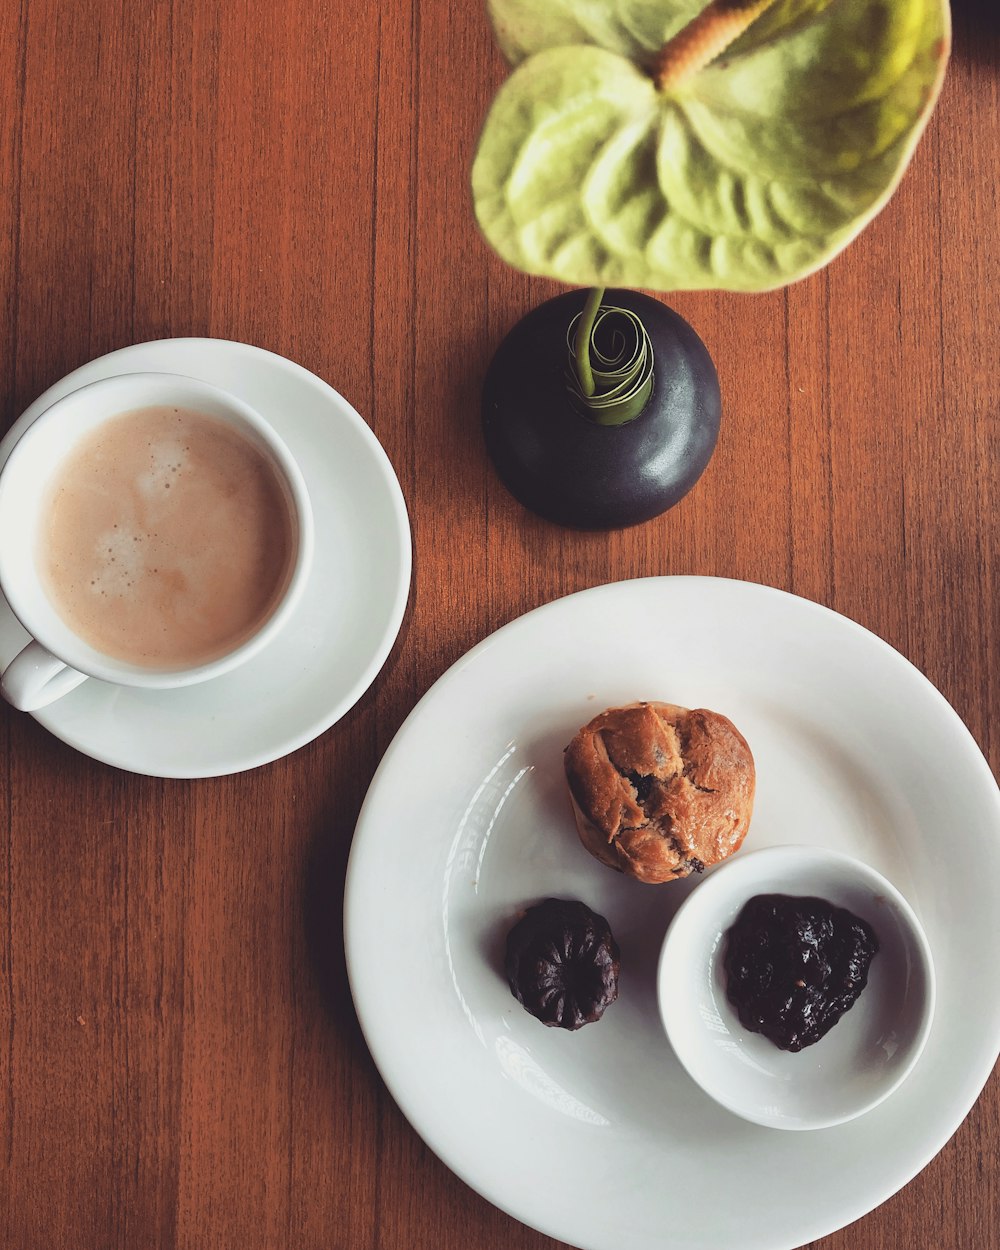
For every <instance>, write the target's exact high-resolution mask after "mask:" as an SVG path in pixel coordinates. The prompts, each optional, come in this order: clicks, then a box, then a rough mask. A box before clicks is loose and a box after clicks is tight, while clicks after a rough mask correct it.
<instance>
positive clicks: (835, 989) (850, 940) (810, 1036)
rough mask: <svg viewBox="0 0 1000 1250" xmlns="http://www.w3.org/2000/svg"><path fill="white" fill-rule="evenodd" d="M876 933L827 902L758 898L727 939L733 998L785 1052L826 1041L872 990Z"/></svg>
mask: <svg viewBox="0 0 1000 1250" xmlns="http://www.w3.org/2000/svg"><path fill="white" fill-rule="evenodd" d="M877 951H878V938H877V937H876V936H875V932H874V930H873V929H872V927H871V925H869V924H867V923H866V922H865V921H864V920H862V919H861V918H860V917H858V916H855V915H854V914H853V913H852V912H849V911H847V910H846V909H845V908H843V907H834V905H833V904H832V903H828V902H827V901H826V900H825V899H822V898H796V897H793V896H792V895H789V894H758V895H756V897H754V898H752V899H750V901H749V902H748V903H747V904H746V905H745V906H744V907H743V910H742V911H741V912H740V914H739V915H738V916H737V917H736V921H735V923H734V924H733V926H732V928H730V929H729V931H728V933H727V934H726V949H725V954H724V957H723V967H724V968H725V972H726V997H727V998H728V999H729V1001H730V1002H731V1003H732V1005H733V1007H734V1008H735V1009H736V1012H737V1014H738V1015H739V1018H740V1023H741V1024H742V1025H743V1027H744V1028H746V1029H750V1030H751V1032H753V1033H763V1034H764V1036H765V1037H766V1038H769V1039H770V1041H772V1042H774V1044H775V1046H780V1047H781V1049H782V1050H801V1049H802V1048H803V1046H811V1045H813V1043H814V1042H818V1041H819V1040H820V1038H821V1037H824V1036H825V1035H826V1034H827V1033H828V1032H829V1031H830V1029H832V1028H833V1026H834V1025H835V1024H836V1023H837V1021H838V1020H839V1019H840V1017H841V1016H842V1015H843V1014H844V1012H845V1011H847V1010H849V1009H850V1008H851V1007H853V1006H854V1004H855V1002H856V1001H857V998H858V995H859V994H860V993H861V991H862V990H863V989H864V988H865V986H866V985H867V984H868V969H869V967H870V966H871V962H872V958H873V956H874V955H875V953H876V952H877Z"/></svg>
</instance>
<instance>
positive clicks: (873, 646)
mask: <svg viewBox="0 0 1000 1250" xmlns="http://www.w3.org/2000/svg"><path fill="white" fill-rule="evenodd" d="M635 699H662V700H666V701H668V702H671V703H679V704H682V705H686V706H688V707H708V708H713V709H716V710H717V711H720V712H723V713H725V714H726V715H727V716H729V717H731V718H732V719H733V720H734V721H735V723H736V724H737V725H738V726H739V728H740V729H741V730H742V732H743V733H744V734H745V736H746V738H747V740H748V741H749V743H750V746H751V748H752V750H753V753H754V756H755V758H756V764H757V778H758V788H757V800H756V806H755V811H754V816H753V822H752V825H751V828H750V832H749V835H748V837H747V841H746V843H745V846H746V848H747V850H749V849H751V848H753V847H763V846H768V845H773V844H778V843H788V842H798V843H804V844H810V845H817V846H830V847H834V848H836V849H839V850H842V851H844V852H846V853H847V854H851V855H854V856H856V857H857V858H859V859H862V860H864V861H865V862H866V863H869V864H871V865H872V866H873V867H874V868H876V869H877V870H878V871H879V872H881V873H883V875H885V876H886V877H887V878H888V879H889V880H890V881H891V882H892V883H893V884H894V885H895V886H896V887H897V889H899V890H900V891H901V892H902V893H903V894H904V895H905V896H906V898H907V899H908V900H909V901H910V903H911V905H912V906H913V908H914V910H915V912H916V913H917V915H918V916H919V918H920V920H921V922H922V924H923V926H924V929H925V931H926V933H927V937H928V940H929V942H930V946H931V950H932V951H933V953H934V963H935V969H936V973H937V1010H936V1014H935V1018H934V1024H933V1027H932V1030H931V1035H930V1037H929V1039H928V1042H927V1045H926V1048H925V1050H924V1053H923V1055H922V1056H921V1059H920V1061H919V1062H918V1064H917V1066H916V1068H915V1070H914V1071H913V1073H912V1074H911V1075H910V1077H909V1078H908V1079H907V1081H906V1083H905V1084H904V1085H903V1086H902V1087H901V1088H900V1089H899V1090H898V1091H897V1093H896V1094H895V1095H894V1096H893V1097H892V1098H889V1099H888V1100H887V1101H886V1102H884V1103H883V1104H882V1105H881V1106H880V1107H877V1108H876V1109H875V1110H874V1111H872V1112H870V1113H869V1114H868V1115H866V1116H864V1118H863V1119H859V1120H854V1121H852V1122H851V1123H849V1124H843V1125H840V1126H838V1127H835V1128H827V1129H820V1130H817V1131H816V1132H813V1133H809V1134H801V1133H785V1132H780V1131H776V1130H774V1129H767V1128H762V1127H760V1126H758V1125H755V1124H750V1123H748V1122H747V1121H745V1120H741V1119H739V1118H737V1117H736V1116H734V1115H732V1114H731V1113H730V1112H728V1111H726V1110H724V1109H723V1108H722V1107H720V1106H719V1105H718V1104H717V1103H715V1102H714V1101H713V1100H712V1099H710V1098H709V1097H708V1095H707V1094H705V1093H704V1092H703V1091H702V1090H701V1089H700V1088H699V1087H698V1086H697V1085H696V1084H695V1082H694V1081H692V1080H691V1078H690V1077H689V1076H688V1075H687V1073H686V1072H685V1071H684V1070H683V1068H682V1067H681V1065H680V1063H679V1062H678V1060H677V1059H676V1057H675V1056H674V1054H673V1052H672V1051H671V1049H670V1046H669V1043H668V1042H667V1041H666V1037H665V1034H664V1031H663V1028H662V1026H661V1023H660V1019H659V1012H658V1008H657V994H656V968H657V957H658V955H659V950H660V945H661V943H662V940H663V937H664V934H665V932H666V929H667V926H668V924H669V921H670V918H671V916H672V915H673V913H674V912H675V911H676V910H677V907H678V906H679V904H680V902H681V901H682V900H683V899H684V898H685V897H686V895H687V894H688V892H689V891H690V890H691V889H697V888H698V883H697V880H695V881H692V880H691V879H690V878H689V879H688V880H687V881H683V882H673V883H669V884H666V885H662V886H649V885H642V884H641V883H639V882H636V881H633V880H631V879H626V878H624V877H622V876H619V875H617V874H616V873H614V872H612V871H611V870H610V869H608V868H605V867H603V866H602V865H601V864H599V863H598V862H597V861H596V860H594V859H592V858H591V857H590V856H589V855H588V853H587V852H586V851H585V850H584V849H583V847H582V846H581V845H580V842H579V840H578V838H577V835H576V831H575V827H574V822H573V819H572V816H571V814H570V808H569V801H568V798H567V793H566V788H565V784H564V780H563V766H562V752H563V748H564V747H565V746H566V744H567V743H568V742H569V740H570V738H571V737H572V736H573V734H574V733H575V732H576V730H577V729H578V728H579V726H581V725H582V724H584V723H585V722H586V721H588V720H589V719H590V718H591V717H592V716H594V715H596V713H597V712H599V711H601V710H602V709H604V708H605V707H608V706H612V705H615V704H621V703H628V702H631V701H632V700H635ZM998 834H1000V793H998V791H997V787H996V784H995V782H994V780H993V777H992V775H991V773H990V771H989V768H988V767H987V765H986V762H985V760H984V759H983V757H982V755H981V754H980V752H979V750H978V748H977V746H976V744H975V742H974V740H973V739H972V737H971V735H970V734H969V732H968V730H967V729H966V728H965V726H964V725H963V724H962V722H961V721H960V720H959V718H958V716H957V715H956V714H955V712H954V711H953V710H952V709H951V708H950V707H949V706H948V704H947V703H946V702H945V700H944V699H943V698H942V696H941V695H940V694H939V693H938V692H937V691H936V690H935V689H934V688H933V686H931V685H930V683H929V682H928V681H927V680H926V679H925V678H924V677H923V676H921V674H920V673H919V672H918V671H917V670H916V669H915V668H913V667H912V666H911V665H910V664H909V663H908V662H907V661H906V660H905V659H903V657H902V656H900V655H899V654H898V653H897V652H896V651H894V650H893V649H892V648H891V647H889V646H887V645H886V644H885V643H884V642H882V641H880V640H879V639H878V638H876V637H875V636H874V635H872V634H870V633H868V632H867V631H866V630H864V629H862V628H861V627H860V626H858V625H856V624H854V623H852V622H851V621H849V620H846V619H845V618H844V617H841V616H838V615H837V614H836V613H834V612H831V611H829V610H828V609H826V608H822V607H819V606H818V605H816V604H813V603H810V602H807V601H806V600H803V599H798V598H795V597H794V596H792V595H788V594H785V593H783V592H781V591H776V590H772V589H769V588H767V587H762V586H756V585H750V584H748V583H743V582H733V581H725V580H722V579H713V578H687V577H679V578H669V577H668V578H650V579H645V580H639V581H634V582H624V583H619V584H616V585H609V586H602V587H598V588H595V589H593V590H588V591H584V592H582V593H580V594H577V595H572V596H570V597H568V598H565V599H561V600H557V601H556V602H554V603H551V604H548V605H546V606H545V607H543V608H539V609H538V610H536V611H534V612H531V613H529V614H528V615H527V616H524V617H522V618H521V619H519V620H517V621H514V622H513V623H512V624H510V625H508V626H506V627H505V628H503V629H501V630H499V631H498V632H497V633H495V634H494V635H492V636H491V637H490V638H487V639H486V640H485V641H484V642H482V643H481V644H480V645H479V646H477V647H475V648H474V649H473V650H472V651H470V652H469V653H468V655H466V656H465V657H464V658H463V659H461V660H460V661H459V662H458V663H457V664H455V665H454V666H453V667H452V668H451V669H450V670H449V671H448V672H447V673H446V674H445V675H444V676H443V677H442V678H441V679H440V680H439V681H438V682H437V683H436V684H435V685H434V686H433V687H432V689H431V690H430V691H429V692H428V694H427V695H425V697H424V698H423V699H422V700H421V701H420V703H419V704H418V705H417V707H416V708H415V709H414V711H413V712H412V714H411V715H410V717H409V718H408V720H407V721H406V723H405V724H404V725H403V727H402V728H401V729H400V731H399V733H398V735H397V736H396V738H395V739H394V741H393V743H392V744H391V746H390V747H389V750H388V751H387V752H386V754H385V757H384V759H383V761H382V763H381V764H380V765H379V768H378V771H377V772H376V775H375V778H374V780H373V782H372V785H371V789H370V791H369V794H368V797H367V799H366V800H365V804H364V807H363V809H362V812H361V815H360V817H359V821H358V827H357V831H356V833H355V840H354V845H353V848H352V852H351V859H350V864H349V869H348V879H347V891H346V899H345V941H346V947H347V960H348V970H349V973H350V980H351V988H352V992H353V994H354V1000H355V1004H356V1006H357V1010H358V1015H359V1018H360V1020H361V1025H362V1028H363V1029H364V1033H365V1037H366V1039H367V1041H368V1045H369V1047H370V1049H371V1051H372V1054H373V1056H374V1058H375V1061H376V1063H377V1064H378V1066H379V1069H380V1071H381V1073H382V1075H383V1077H384V1078H385V1081H386V1084H387V1085H388V1087H389V1089H390V1091H391V1093H392V1094H393V1096H394V1097H395V1099H396V1100H397V1102H398V1103H399V1105H400V1107H401V1108H402V1110H403V1112H404V1113H405V1115H406V1116H407V1117H408V1118H409V1120H410V1122H411V1123H412V1124H413V1125H414V1127H415V1128H416V1129H417V1131H418V1132H419V1133H420V1134H421V1135H422V1136H423V1137H424V1139H425V1140H426V1142H427V1143H428V1145H429V1146H430V1147H431V1148H432V1149H433V1150H435V1151H436V1152H437V1154H438V1155H440V1157H441V1158H442V1159H443V1160H444V1161H445V1163H447V1164H448V1166H449V1167H451V1168H452V1169H453V1170H454V1171H455V1172H456V1173H457V1174H458V1175H459V1176H461V1177H462V1178H463V1180H465V1181H466V1182H467V1183H468V1184H470V1185H471V1186H473V1188H475V1189H477V1190H478V1191H479V1192H480V1193H481V1194H483V1195H484V1196H485V1197H486V1198H488V1199H489V1200H490V1201H491V1202H493V1203H495V1204H496V1205H497V1206H499V1207H502V1208H503V1209H505V1210H506V1211H508V1212H509V1213H511V1214H512V1215H514V1216H516V1217H517V1218H518V1219H520V1220H523V1221H524V1222H525V1223H526V1224H529V1225H532V1226H534V1227H535V1228H537V1229H540V1230H541V1231H543V1232H545V1233H548V1234H549V1235H550V1236H552V1237H557V1238H560V1239H562V1240H564V1241H567V1242H569V1243H570V1244H571V1245H573V1246H578V1247H583V1248H584V1250H654V1248H655V1250H666V1248H670V1250H677V1248H681V1247H684V1248H694V1247H697V1248H699V1250H734V1247H737V1246H738V1247H739V1248H740V1250H790V1248H791V1247H798V1246H801V1245H802V1244H803V1243H804V1242H808V1241H811V1240H813V1239H814V1238H817V1237H821V1236H824V1235H826V1234H828V1233H830V1232H832V1231H834V1230H836V1229H838V1228H840V1227H842V1226H843V1225H845V1224H848V1223H850V1222H851V1221H852V1220H855V1219H857V1218H858V1217H859V1216H861V1215H863V1214H865V1212H867V1211H870V1210H871V1209H872V1208H873V1207H875V1206H877V1205H878V1204H879V1203H881V1202H883V1201H884V1200H885V1199H886V1198H888V1197H889V1196H890V1195H891V1194H892V1193H894V1192H895V1191H896V1190H897V1189H899V1188H900V1187H901V1186H902V1185H904V1184H905V1183H906V1182H907V1181H908V1180H909V1179H910V1178H911V1177H912V1176H914V1175H915V1174H916V1173H917V1172H918V1171H919V1170H920V1169H921V1168H922V1167H923V1166H924V1165H925V1164H926V1163H927V1162H928V1161H929V1160H930V1159H931V1158H932V1157H933V1156H934V1155H935V1154H936V1153H937V1151H938V1150H940V1148H941V1147H942V1145H943V1144H944V1143H945V1142H946V1141H947V1139H948V1138H949V1137H950V1136H951V1134H952V1133H953V1132H954V1130H955V1129H956V1128H957V1127H958V1125H959V1123H960V1122H961V1121H962V1119H963V1118H964V1116H965V1115H966V1113H967V1112H968V1110H969V1108H970V1107H971V1105H972V1103H973V1102H974V1100H975V1099H976V1097H977V1096H978V1094H979V1092H980V1090H981V1089H982V1087H983V1085H984V1083H985V1081H986V1079H987V1077H988V1075H989V1073H990V1070H991V1068H992V1066H993V1064H994V1062H995V1060H996V1056H997V1050H998V1044H1000V972H998V965H997V961H996V950H997V948H998V945H1000V906H998V905H997V904H998V893H1000V887H998V884H997V883H998V882H1000V836H998ZM547 895H556V896H562V897H567V898H579V899H581V900H582V901H584V902H585V903H588V904H589V905H590V906H591V907H593V908H594V909H595V910H596V911H598V912H600V913H601V914H603V915H604V916H606V917H607V918H608V920H609V921H610V923H611V927H612V930H613V932H614V934H615V936H616V938H617V939H618V942H619V945H620V946H621V955H622V974H621V992H620V996H619V999H618V1001H617V1002H616V1003H615V1004H613V1005H612V1006H611V1007H610V1008H609V1009H608V1011H607V1012H606V1014H605V1015H604V1017H603V1019H602V1020H600V1021H599V1022H598V1023H596V1024H592V1025H589V1026H587V1027H585V1028H583V1029H581V1030H580V1031H579V1032H577V1033H568V1032H564V1031H562V1030H559V1029H546V1028H545V1027H544V1026H543V1025H541V1024H539V1023H538V1021H536V1020H535V1019H534V1018H533V1017H531V1016H529V1015H528V1014H527V1013H526V1012H525V1011H524V1010H523V1009H522V1008H521V1007H520V1006H519V1005H518V1003H517V1002H516V1001H515V1000H514V998H513V997H512V996H511V994H510V992H509V990H508V988H507V985H506V983H505V980H504V978H503V975H502V959H503V945H504V940H505V936H506V933H507V930H508V928H509V927H510V925H511V923H512V922H513V919H514V917H515V915H516V913H517V912H518V910H519V909H520V908H522V907H523V906H525V904H527V903H530V902H534V901H537V900H539V899H541V898H544V897H546V896H547ZM970 996H971V997H970Z"/></svg>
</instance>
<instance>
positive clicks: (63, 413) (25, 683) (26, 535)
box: [0, 373, 313, 711]
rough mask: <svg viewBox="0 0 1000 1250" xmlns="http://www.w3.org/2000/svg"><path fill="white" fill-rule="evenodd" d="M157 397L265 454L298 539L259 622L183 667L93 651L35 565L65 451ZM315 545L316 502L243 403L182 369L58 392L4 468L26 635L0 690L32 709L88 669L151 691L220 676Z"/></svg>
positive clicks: (3, 530) (3, 496) (4, 543)
mask: <svg viewBox="0 0 1000 1250" xmlns="http://www.w3.org/2000/svg"><path fill="white" fill-rule="evenodd" d="M161 405H162V406H172V407H177V408H180V409H187V410H190V411H192V412H197V413H200V414H203V415H205V416H208V417H213V418H216V419H217V420H221V421H224V422H226V423H228V424H229V425H230V426H232V427H233V428H235V429H236V430H237V431H238V432H239V433H240V434H241V435H242V436H243V437H244V438H246V439H247V441H248V442H250V443H251V444H253V445H254V446H255V447H256V448H257V450H258V451H260V452H261V453H262V454H263V455H264V456H265V458H266V459H267V461H268V462H269V464H270V465H271V467H272V469H273V470H274V472H275V475H276V477H277V480H278V482H279V483H280V484H281V486H282V489H283V492H284V493H285V499H286V503H287V505H288V514H289V519H290V524H291V528H292V542H293V547H294V552H293V555H292V557H291V560H290V564H289V569H288V573H287V577H286V581H285V585H284V589H283V591H282V593H281V595H280V598H279V600H278V602H277V604H276V606H275V607H274V608H273V610H272V611H271V613H270V615H268V616H267V617H266V619H264V620H263V621H262V623H261V625H260V626H259V628H258V629H257V630H256V631H255V632H254V633H253V634H252V635H251V636H250V637H249V638H248V639H246V640H245V641H242V642H241V643H240V645H238V646H236V647H234V649H233V650H231V651H229V652H227V653H226V654H225V655H222V656H221V657H218V658H213V659H212V660H210V661H208V662H206V663H200V664H197V665H195V666H192V667H187V668H156V667H147V666H145V665H138V664H133V663H129V662H127V661H124V660H120V659H117V658H115V657H113V656H110V655H106V654H104V653H103V652H101V651H98V650H96V649H95V648H94V647H93V646H91V645H90V644H89V643H88V642H86V641H85V640H84V639H83V638H81V637H80V636H79V635H78V634H77V633H76V632H74V630H73V629H72V628H70V627H69V625H67V623H66V622H65V621H64V620H63V618H62V616H60V614H59V613H58V612H57V610H56V608H55V607H54V606H53V604H52V602H51V600H50V598H49V596H48V594H47V593H46V590H45V588H44V584H43V581H42V578H41V577H40V575H39V568H38V545H39V533H40V526H41V525H42V524H43V522H44V520H45V516H46V507H47V500H48V496H49V487H50V484H51V483H52V481H53V479H54V478H55V477H56V475H57V474H58V473H59V471H60V469H61V467H62V466H63V465H64V464H65V463H66V460H67V457H68V456H69V455H70V454H71V453H73V452H74V450H76V449H77V448H78V447H79V445H80V443H81V440H83V439H84V438H86V437H87V436H88V435H90V434H92V433H93V432H94V431H95V430H97V429H98V427H99V426H101V425H103V424H104V423H105V422H107V421H108V420H109V419H111V418H113V417H115V416H118V415H121V414H125V413H129V412H133V411H136V410H139V409H143V408H150V407H156V406H161ZM312 552H313V520H312V509H311V507H310V503H309V496H308V492H307V490H306V485H305V481H304V480H303V477H302V473H301V471H300V470H299V468H298V466H297V465H296V463H295V461H294V459H293V458H292V455H291V453H290V452H289V450H288V448H287V447H286V446H285V444H284V442H283V441H282V440H281V439H280V438H279V437H278V435H277V434H276V433H275V431H274V430H273V429H272V428H271V426H270V425H269V424H268V423H267V422H266V421H265V420H264V418H263V417H261V416H260V414H259V413H257V412H255V411H254V409H253V408H251V407H250V406H249V405H248V404H246V403H244V402H243V401H242V400H240V399H237V398H236V397H235V396H234V395H230V394H228V393H227V392H226V391H224V390H221V389H220V388H219V387H216V386H212V385H211V384H209V383H207V382H201V381H198V380H197V379H195V378H188V377H184V376H181V375H179V374H168V373H129V374H120V375H118V376H116V377H111V378H104V379H102V380H100V381H97V382H92V383H91V384H90V385H89V386H84V387H81V388H80V389H79V390H76V391H73V392H72V393H71V394H69V395H66V396H64V397H63V398H62V399H59V400H57V401H56V402H55V403H54V404H53V405H52V406H51V407H50V408H48V409H46V410H45V412H43V413H42V414H41V415H40V416H39V417H38V418H37V419H36V420H35V421H34V422H32V424H31V425H29V426H28V428H27V429H26V430H25V431H24V433H23V434H22V435H21V437H20V439H18V441H17V443H16V444H15V446H14V448H13V449H12V451H11V453H10V456H9V457H8V459H7V462H6V464H5V465H4V466H3V469H2V470H0V589H2V591H3V594H4V597H5V598H6V600H7V602H8V604H9V605H10V608H11V610H12V612H13V613H14V615H15V616H16V617H17V619H18V620H19V621H20V622H21V624H22V625H23V626H24V628H25V629H26V630H27V631H28V633H29V634H30V635H31V636H32V641H31V642H29V643H28V645H27V646H26V647H24V649H23V650H22V651H21V652H20V653H19V654H18V655H17V656H15V657H14V659H13V660H12V661H11V663H10V664H9V665H8V666H7V668H6V669H5V671H4V673H3V676H2V680H0V692H2V694H3V697H4V698H5V699H6V700H7V701H8V702H9V703H11V704H13V706H14V707H16V708H20V709H22V710H24V711H31V710H33V709H35V708H41V707H45V706H46V705H47V704H49V703H52V702H54V701H55V700H56V699H58V698H60V697H61V696H63V695H65V694H68V693H69V691H71V690H73V689H75V688H76V687H77V686H78V685H79V684H80V683H81V682H83V681H85V680H86V678H88V677H94V678H96V679H98V680H99V681H106V682H111V683H114V684H116V685H121V686H133V687H140V688H145V689H155V690H166V689H171V688H174V687H179V686H188V685H193V684H194V683H196V682H203V681H208V680H210V679H211V678H213V677H218V676H219V675H220V674H222V673H225V672H228V671H229V670H231V669H233V668H236V667H237V666H238V665H240V664H243V663H245V662H246V661H247V660H249V659H250V658H251V656H253V655H256V654H257V653H258V652H259V651H260V650H261V649H262V648H263V647H264V646H265V645H266V644H267V643H268V642H269V641H270V640H271V639H272V638H273V637H274V636H275V634H277V633H278V631H279V630H280V629H281V628H282V626H283V625H284V624H285V623H286V621H287V620H288V618H289V616H290V615H291V614H292V612H293V611H294V609H295V607H296V604H297V603H298V601H299V599H300V598H301V595H302V592H303V589H304V587H305V584H306V580H307V577H308V574H309V568H310V565H311V562H312Z"/></svg>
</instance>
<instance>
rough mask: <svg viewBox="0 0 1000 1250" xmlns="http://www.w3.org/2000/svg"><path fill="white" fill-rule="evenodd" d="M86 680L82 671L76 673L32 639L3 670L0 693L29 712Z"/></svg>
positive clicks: (44, 705)
mask: <svg viewBox="0 0 1000 1250" xmlns="http://www.w3.org/2000/svg"><path fill="white" fill-rule="evenodd" d="M86 680H87V674H86V673H78V672H77V671H76V669H75V668H70V667H69V665H68V664H64V663H63V662H62V660H57V659H56V657H55V656H54V655H53V654H52V652H51V651H46V649H45V648H44V647H43V646H42V644H41V643H40V642H34V641H32V642H29V643H28V645H27V646H26V647H25V648H24V649H23V650H21V651H19V652H18V653H17V655H15V656H14V658H13V660H11V662H10V663H9V664H8V665H7V667H6V669H4V673H3V677H2V678H0V694H2V695H3V697H4V698H5V699H6V700H7V702H8V703H10V704H12V705H13V706H14V707H16V708H18V709H19V710H20V711H22V712H33V711H35V709H36V708H41V707H48V705H49V704H50V703H54V702H55V701H56V699H61V698H62V696H63V695H64V694H69V692H70V691H71V690H75V689H76V688H77V686H79V684H80V683H81V682H83V681H86Z"/></svg>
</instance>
